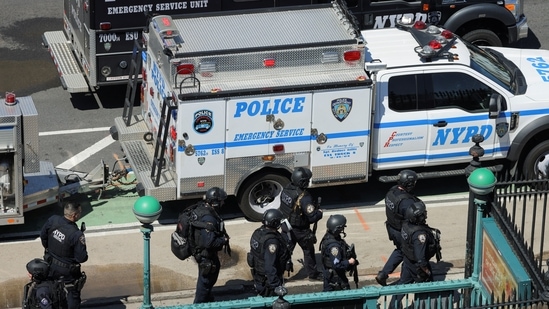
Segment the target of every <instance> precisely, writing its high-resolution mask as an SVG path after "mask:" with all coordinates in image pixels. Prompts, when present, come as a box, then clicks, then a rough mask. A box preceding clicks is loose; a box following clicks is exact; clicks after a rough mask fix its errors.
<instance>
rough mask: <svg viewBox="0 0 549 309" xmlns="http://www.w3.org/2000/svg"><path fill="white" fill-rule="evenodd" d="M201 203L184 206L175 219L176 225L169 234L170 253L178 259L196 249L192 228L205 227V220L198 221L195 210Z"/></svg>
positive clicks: (182, 258) (183, 258) (185, 257)
mask: <svg viewBox="0 0 549 309" xmlns="http://www.w3.org/2000/svg"><path fill="white" fill-rule="evenodd" d="M201 205H202V204H201V203H198V204H194V205H192V206H189V207H187V208H185V210H183V211H182V212H181V213H180V214H179V217H178V219H177V226H176V228H175V231H174V232H173V233H172V235H171V239H170V241H171V249H172V253H173V254H174V255H175V256H176V257H177V258H178V259H180V260H185V259H187V258H188V257H190V256H191V255H193V254H194V250H195V249H196V244H195V238H194V230H195V229H196V228H206V227H207V226H208V224H207V223H205V222H200V221H199V220H198V219H199V218H198V215H197V214H196V213H195V210H196V209H197V208H198V207H199V206H201Z"/></svg>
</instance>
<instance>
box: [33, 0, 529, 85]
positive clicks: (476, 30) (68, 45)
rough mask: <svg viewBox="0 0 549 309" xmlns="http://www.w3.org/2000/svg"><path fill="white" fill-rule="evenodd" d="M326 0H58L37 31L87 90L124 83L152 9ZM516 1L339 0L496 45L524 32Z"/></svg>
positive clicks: (389, 21)
mask: <svg viewBox="0 0 549 309" xmlns="http://www.w3.org/2000/svg"><path fill="white" fill-rule="evenodd" d="M330 1H331V0H185V1H169V0H64V1H63V3H64V6H63V30H59V31H48V32H45V33H44V34H43V45H44V46H45V47H47V48H48V51H49V53H50V54H51V57H52V58H53V61H54V63H55V66H56V68H57V70H58V72H59V75H60V78H61V84H62V86H63V87H64V88H65V89H66V90H67V91H69V92H71V93H77V92H89V91H90V90H91V91H95V90H97V89H98V88H99V87H103V86H109V85H116V84H124V83H126V81H127V79H128V77H129V69H130V68H129V62H130V58H131V54H132V49H133V44H134V40H136V39H137V40H139V41H141V40H142V30H143V28H146V27H147V21H148V19H150V17H152V16H153V15H159V14H163V15H171V16H176V15H183V14H187V15H188V14H201V13H205V12H215V11H233V12H236V11H239V10H246V11H250V10H254V9H257V8H268V7H271V8H272V7H280V6H300V5H312V4H315V3H329V2H330ZM338 1H340V2H341V3H342V4H344V3H345V0H338ZM523 1H524V0H475V1H461V0H391V1H388V0H347V1H346V5H347V6H348V7H349V10H350V12H351V13H352V14H353V16H354V18H356V20H357V23H358V25H359V27H360V28H361V29H372V28H386V27H394V26H395V25H396V21H397V20H398V19H400V18H401V17H402V16H403V15H406V16H408V17H410V18H412V19H414V20H421V21H423V22H429V23H431V24H439V25H444V26H445V27H446V28H447V29H449V30H451V31H453V32H454V33H456V34H458V35H461V36H463V38H464V39H466V40H470V41H472V42H473V43H475V44H476V45H492V46H502V45H508V44H512V43H514V42H516V41H517V40H519V39H521V38H524V37H526V36H527V34H528V24H527V22H526V17H525V16H524V14H523V8H524V4H523ZM223 26H224V25H219V27H220V28H221V27H223ZM313 26H314V24H312V25H311V27H310V28H311V29H313V28H312V27H313ZM193 27H194V28H196V27H198V26H193Z"/></svg>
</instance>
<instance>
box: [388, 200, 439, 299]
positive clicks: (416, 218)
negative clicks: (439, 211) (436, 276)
mask: <svg viewBox="0 0 549 309" xmlns="http://www.w3.org/2000/svg"><path fill="white" fill-rule="evenodd" d="M426 220H427V209H426V207H425V204H424V203H423V202H421V201H418V202H415V203H414V204H412V205H411V206H410V207H408V209H406V221H405V222H404V223H403V224H402V230H401V235H402V247H401V249H402V254H403V256H404V260H403V263H402V271H401V273H400V278H399V280H398V281H397V282H396V283H395V284H408V283H414V282H430V281H433V271H432V268H431V264H430V263H429V260H430V259H431V258H432V257H433V256H435V255H437V261H438V260H439V259H440V250H441V248H440V231H439V230H437V229H434V228H431V227H429V226H428V225H427V223H426ZM402 297H403V295H397V296H396V297H393V298H392V299H391V305H390V306H389V307H390V308H400V306H401V304H400V300H401V299H402Z"/></svg>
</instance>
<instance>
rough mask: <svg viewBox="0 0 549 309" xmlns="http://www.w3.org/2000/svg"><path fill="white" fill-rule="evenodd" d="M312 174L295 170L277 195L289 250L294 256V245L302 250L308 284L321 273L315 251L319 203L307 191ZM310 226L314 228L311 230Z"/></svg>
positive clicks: (318, 277) (320, 213)
mask: <svg viewBox="0 0 549 309" xmlns="http://www.w3.org/2000/svg"><path fill="white" fill-rule="evenodd" d="M312 176H313V173H312V172H311V170H309V169H308V168H305V167H297V168H296V169H295V170H294V171H293V173H292V178H291V180H292V182H291V183H289V184H288V185H287V186H286V188H284V190H282V193H281V195H280V198H281V205H280V210H281V211H282V213H283V214H284V216H285V217H286V218H287V219H288V221H289V222H290V225H291V227H292V230H291V234H290V235H291V239H290V249H291V251H292V252H293V250H294V249H295V245H296V243H297V244H299V246H300V247H301V249H302V250H303V265H304V267H305V269H306V271H307V275H308V277H309V280H319V279H320V278H321V273H320V272H319V271H318V269H317V267H316V258H315V248H314V245H315V244H316V235H315V233H316V224H317V222H318V221H319V220H320V219H322V209H320V208H319V206H320V205H319V203H318V200H317V202H315V201H313V197H312V196H311V194H310V193H309V192H308V191H307V190H306V189H307V187H308V186H309V181H310V179H311V177H312ZM311 224H314V227H313V230H311V227H310V226H311Z"/></svg>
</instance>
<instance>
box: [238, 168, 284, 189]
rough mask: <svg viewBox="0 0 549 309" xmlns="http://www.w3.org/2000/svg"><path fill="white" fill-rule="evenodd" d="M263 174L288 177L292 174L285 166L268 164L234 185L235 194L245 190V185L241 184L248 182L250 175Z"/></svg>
mask: <svg viewBox="0 0 549 309" xmlns="http://www.w3.org/2000/svg"><path fill="white" fill-rule="evenodd" d="M265 174H275V175H280V176H284V177H286V178H288V179H290V177H291V176H292V172H291V171H289V170H288V169H287V168H286V167H285V166H278V167H274V166H268V167H264V168H261V169H259V170H257V171H255V172H253V173H251V174H249V175H247V176H246V177H244V178H242V179H241V180H240V182H239V183H238V185H237V186H236V190H235V192H236V196H240V195H241V194H242V191H243V190H245V187H244V186H243V184H245V183H246V182H248V179H250V178H252V177H258V175H265Z"/></svg>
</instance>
